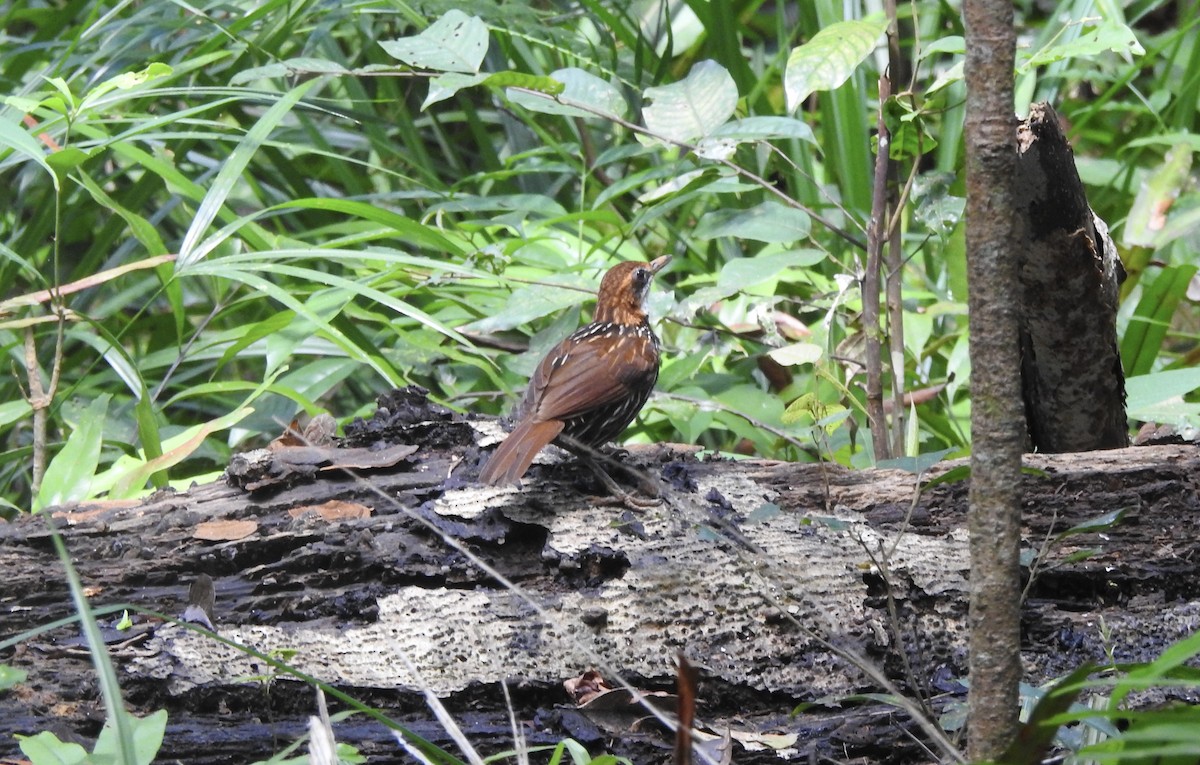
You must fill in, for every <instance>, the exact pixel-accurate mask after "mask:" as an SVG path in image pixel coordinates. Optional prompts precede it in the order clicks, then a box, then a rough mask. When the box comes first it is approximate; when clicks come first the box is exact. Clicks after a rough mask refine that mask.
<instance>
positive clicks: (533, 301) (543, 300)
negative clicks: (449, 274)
mask: <svg viewBox="0 0 1200 765" xmlns="http://www.w3.org/2000/svg"><path fill="white" fill-rule="evenodd" d="M590 298H591V292H590V291H586V290H576V289H565V288H554V287H551V286H549V285H544V284H539V285H529V286H525V287H521V288H520V289H517V290H515V291H514V292H513V293H512V295H511V296H510V297H509V299H508V303H507V304H506V305H505V307H504V309H503V310H501V311H498V312H496V313H495V314H492V315H491V316H489V317H487V318H486V319H480V320H478V321H473V322H471V323H470V324H468V325H466V326H465V327H462V328H461V330H462V331H463V332H472V333H474V332H480V333H488V332H500V331H503V330H506V329H513V328H514V327H519V326H521V325H523V324H528V323H529V322H531V321H533V320H534V319H540V318H542V317H543V316H547V315H549V314H552V313H554V312H556V311H561V310H562V309H564V308H569V307H570V306H573V305H579V304H580V303H582V302H583V301H585V300H588V299H590Z"/></svg>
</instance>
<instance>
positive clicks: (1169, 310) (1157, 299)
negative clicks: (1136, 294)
mask: <svg viewBox="0 0 1200 765" xmlns="http://www.w3.org/2000/svg"><path fill="white" fill-rule="evenodd" d="M1195 275H1196V266H1193V265H1181V266H1166V267H1165V268H1163V270H1162V273H1160V274H1159V275H1158V278H1156V279H1155V280H1154V281H1153V282H1151V283H1149V284H1146V280H1145V279H1144V278H1143V279H1142V284H1143V292H1142V298H1141V300H1139V301H1138V304H1137V308H1135V309H1134V312H1133V316H1132V317H1131V318H1130V319H1129V326H1128V327H1127V328H1126V330H1125V337H1124V338H1122V340H1121V360H1122V361H1123V362H1124V364H1125V374H1126V375H1127V376H1128V377H1135V376H1138V375H1144V374H1146V373H1147V372H1149V371H1150V369H1151V367H1152V366H1153V365H1154V360H1155V359H1156V358H1157V357H1158V351H1159V348H1161V347H1162V342H1163V338H1165V337H1166V336H1167V328H1168V327H1170V325H1171V318H1172V317H1173V316H1174V315H1175V308H1176V307H1177V306H1178V305H1179V301H1180V300H1182V299H1183V297H1184V295H1186V294H1187V289H1188V285H1189V284H1190V283H1191V280H1192V277H1193V276H1195Z"/></svg>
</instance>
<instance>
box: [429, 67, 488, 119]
mask: <svg viewBox="0 0 1200 765" xmlns="http://www.w3.org/2000/svg"><path fill="white" fill-rule="evenodd" d="M487 78H488V76H487V75H486V74H462V73H461V72H446V73H445V74H439V75H438V76H437V77H434V78H433V79H432V80H430V81H429V95H427V96H425V100H424V101H423V102H421V111H425V110H426V109H428V108H429V107H431V106H433V105H434V104H436V103H438V102H439V101H445V100H446V99H448V98H453V97H454V94H456V93H458V91H460V90H462V89H463V88H472V87H475V86H476V85H479V84H480V83H482V82H484V81H485V80H487Z"/></svg>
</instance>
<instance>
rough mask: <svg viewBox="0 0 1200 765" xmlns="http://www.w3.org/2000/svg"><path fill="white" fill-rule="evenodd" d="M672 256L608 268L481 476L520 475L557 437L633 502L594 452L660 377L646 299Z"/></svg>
mask: <svg viewBox="0 0 1200 765" xmlns="http://www.w3.org/2000/svg"><path fill="white" fill-rule="evenodd" d="M670 260H671V256H670V255H664V256H662V257H661V258H658V259H656V260H654V261H651V262H650V263H639V262H636V261H628V262H625V263H618V264H617V265H616V266H614V267H613V268H612V269H610V270H609V272H608V273H606V274H605V275H604V279H603V280H601V282H600V291H599V293H598V294H597V297H596V313H595V317H594V318H593V320H592V323H591V324H587V325H585V326H583V327H580V328H579V329H578V330H576V331H575V333H574V334H572V335H571V336H570V337H568V338H567V339H565V340H563V341H562V342H561V343H559V344H558V345H556V346H554V348H552V349H551V350H550V352H549V353H547V354H546V357H545V358H544V359H542V361H541V363H540V364H538V366H537V370H535V371H534V373H533V377H532V378H530V380H529V387H528V388H527V389H526V390H525V397H524V399H522V401H521V405H520V406H519V407H518V408H517V411H516V417H515V419H516V426H515V427H514V428H513V430H512V432H511V433H510V434H509V435H508V438H506V439H505V440H504V442H503V443H501V444H500V446H499V447H498V448H497V449H496V451H495V453H493V454H492V456H491V459H489V460H488V462H487V464H486V465H484V466H483V470H482V471H481V472H480V474H479V480H480V482H482V483H485V484H492V485H494V484H500V483H512V482H514V481H516V480H518V479H520V478H521V476H523V475H525V471H526V470H528V469H529V465H530V464H531V463H532V462H533V458H534V457H535V456H536V455H537V453H538V452H539V451H541V450H542V447H544V446H546V445H547V444H549V443H551V442H555V443H557V444H558V445H559V446H562V447H563V448H565V449H568V450H570V451H571V452H573V453H574V454H575V455H576V456H578V457H579V458H580V459H581V461H583V462H584V463H585V464H587V465H588V466H589V467H590V468H592V470H593V472H595V473H596V475H597V477H598V478H600V480H601V481H603V482H604V484H605V486H606V487H607V488H608V490H609V491H610V492H612V493H613V494H616V495H618V496H620V497H621V498H622V499H624V500H626V502H627V504H628V503H629V501H630V499H631V498H630V497H629V495H628V494H626V493H625V492H624V491H623V490H621V489H620V487H619V486H618V485H617V484H616V482H614V481H613V480H612V478H611V477H609V476H608V474H607V473H606V472H604V470H603V469H601V468H600V466H599V464H598V463H597V462H596V460H595V458H594V454H595V453H596V449H597V447H599V446H602V445H603V444H605V443H607V442H609V441H611V440H612V439H614V438H616V437H617V436H618V435H620V434H621V431H623V430H625V427H626V426H627V425H629V423H630V422H632V421H633V418H634V417H636V416H637V413H638V412H639V411H641V408H642V405H643V404H645V403H646V399H647V398H649V396H650V391H651V390H652V389H653V388H654V383H655V381H656V380H658V357H659V344H658V337H657V336H655V334H654V331H653V330H651V329H650V321H649V319H648V318H647V316H646V310H645V308H644V307H643V302H644V301H645V299H646V293H647V292H648V291H649V290H650V282H651V280H653V278H654V275H655V274H656V273H658V272H659V271H661V270H662V268H663V267H664V266H665V265H667V263H669V262H670ZM635 504H636V502H635Z"/></svg>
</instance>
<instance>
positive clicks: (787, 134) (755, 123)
mask: <svg viewBox="0 0 1200 765" xmlns="http://www.w3.org/2000/svg"><path fill="white" fill-rule="evenodd" d="M709 138H730V139H732V140H734V141H739V142H742V141H765V140H769V139H772V138H795V139H799V140H801V141H808V142H809V143H811V144H815V143H816V142H817V139H816V138H815V137H814V136H813V131H812V128H811V127H809V126H808V123H807V122H804V121H803V120H798V119H795V118H794V117H746V118H744V119H740V120H733V121H731V122H726V123H725V124H724V125H721V126H720V127H719V128H717V129H716V130H714V131H713V132H712V134H711V135H710V136H709Z"/></svg>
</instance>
